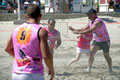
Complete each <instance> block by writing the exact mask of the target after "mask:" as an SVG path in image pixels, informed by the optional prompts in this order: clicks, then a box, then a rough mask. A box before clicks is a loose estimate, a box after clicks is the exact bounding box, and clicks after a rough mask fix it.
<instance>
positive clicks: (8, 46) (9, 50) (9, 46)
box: [5, 35, 14, 57]
mask: <svg viewBox="0 0 120 80" xmlns="http://www.w3.org/2000/svg"><path fill="white" fill-rule="evenodd" d="M5 51H6V52H7V53H8V54H10V55H11V56H12V57H14V48H13V41H12V35H11V36H10V38H9V40H8V42H7V44H6V45H5Z"/></svg>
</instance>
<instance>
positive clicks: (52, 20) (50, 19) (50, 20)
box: [48, 19, 56, 24]
mask: <svg viewBox="0 0 120 80" xmlns="http://www.w3.org/2000/svg"><path fill="white" fill-rule="evenodd" d="M50 21H53V22H54V23H56V21H55V20H54V19H49V20H48V24H49V23H50Z"/></svg>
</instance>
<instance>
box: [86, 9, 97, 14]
mask: <svg viewBox="0 0 120 80" xmlns="http://www.w3.org/2000/svg"><path fill="white" fill-rule="evenodd" d="M89 13H94V14H96V13H97V12H96V10H95V9H93V8H92V9H90V10H89V11H88V12H87V13H86V14H89Z"/></svg>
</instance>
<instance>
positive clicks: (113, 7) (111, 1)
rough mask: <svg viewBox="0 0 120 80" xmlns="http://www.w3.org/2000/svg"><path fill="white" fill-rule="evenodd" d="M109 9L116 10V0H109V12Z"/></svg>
mask: <svg viewBox="0 0 120 80" xmlns="http://www.w3.org/2000/svg"><path fill="white" fill-rule="evenodd" d="M109 9H114V11H115V6H114V1H113V0H110V1H109V5H108V12H109Z"/></svg>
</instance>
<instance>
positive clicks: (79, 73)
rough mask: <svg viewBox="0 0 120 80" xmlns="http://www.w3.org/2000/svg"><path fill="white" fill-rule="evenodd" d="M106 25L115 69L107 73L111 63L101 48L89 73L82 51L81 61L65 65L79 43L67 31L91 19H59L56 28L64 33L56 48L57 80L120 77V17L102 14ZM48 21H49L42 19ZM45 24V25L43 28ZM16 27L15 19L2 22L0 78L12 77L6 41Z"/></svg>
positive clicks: (0, 33)
mask: <svg viewBox="0 0 120 80" xmlns="http://www.w3.org/2000/svg"><path fill="white" fill-rule="evenodd" d="M99 17H100V18H102V19H103V20H104V21H105V23H106V26H107V29H108V32H109V34H110V38H111V48H110V56H111V58H112V65H113V72H112V73H109V72H108V65H107V63H106V61H105V59H104V56H103V54H102V51H98V52H97V54H96V55H95V61H94V63H93V67H92V71H91V73H88V72H87V64H88V57H87V56H86V55H85V54H82V56H81V58H80V60H79V61H78V62H76V63H73V64H72V65H71V66H70V67H68V68H67V67H66V65H67V63H68V62H69V61H70V60H71V59H72V58H74V57H75V54H76V45H77V43H76V42H75V36H76V35H75V34H73V33H72V32H71V31H70V30H68V26H73V27H74V28H81V27H84V26H85V25H86V24H87V23H88V21H89V20H88V18H87V17H83V18H78V19H58V20H56V29H58V30H59V31H60V33H61V38H62V44H61V46H60V47H59V48H58V49H57V50H55V54H54V68H55V78H54V80H120V36H119V34H120V28H119V26H120V18H116V17H110V16H99ZM41 22H42V23H47V21H46V20H41ZM44 26H46V25H43V27H44ZM15 27H17V25H14V24H13V21H6V22H4V21H1V22H0V80H11V75H12V63H13V58H12V57H11V56H10V55H8V54H7V53H6V52H5V51H4V47H5V44H6V42H7V40H8V38H9V36H10V34H11V33H12V30H14V28H15ZM49 78H50V77H49V76H45V79H46V80H49Z"/></svg>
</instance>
